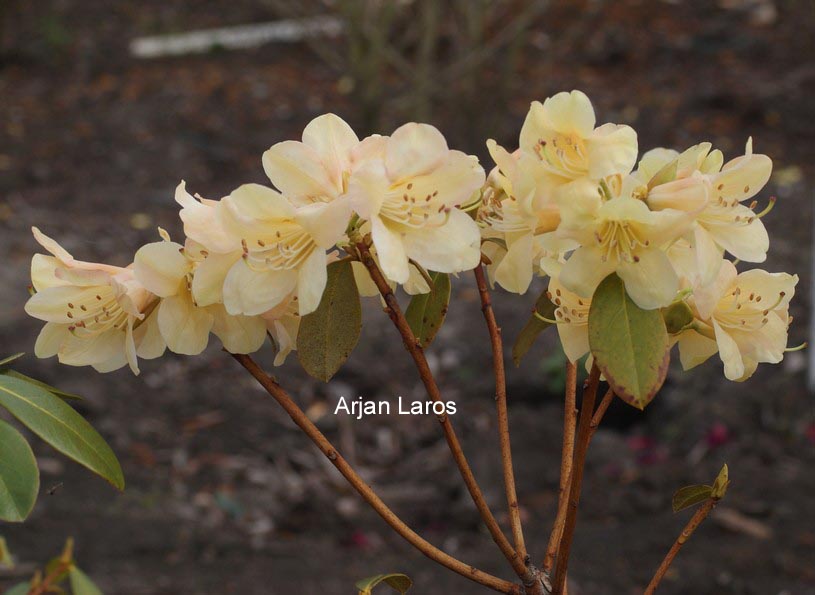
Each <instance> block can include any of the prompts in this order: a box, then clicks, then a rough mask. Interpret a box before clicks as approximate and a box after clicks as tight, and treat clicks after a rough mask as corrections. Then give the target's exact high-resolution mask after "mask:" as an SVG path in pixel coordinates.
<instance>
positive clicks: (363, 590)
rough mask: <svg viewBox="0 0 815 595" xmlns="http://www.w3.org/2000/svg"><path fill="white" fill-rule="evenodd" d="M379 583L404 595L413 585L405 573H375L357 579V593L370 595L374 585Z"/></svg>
mask: <svg viewBox="0 0 815 595" xmlns="http://www.w3.org/2000/svg"><path fill="white" fill-rule="evenodd" d="M380 584H385V585H388V586H389V587H393V589H394V590H396V591H399V593H401V594H402V595H404V594H405V593H407V591H408V589H410V588H411V587H412V586H413V581H412V580H410V578H409V577H408V576H407V575H406V574H377V575H376V576H370V577H368V578H365V579H362V580H361V581H357V584H356V588H357V589H359V595H371V592H372V591H373V590H374V587H376V586H377V585H380Z"/></svg>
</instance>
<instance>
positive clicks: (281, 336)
mask: <svg viewBox="0 0 815 595" xmlns="http://www.w3.org/2000/svg"><path fill="white" fill-rule="evenodd" d="M299 324H300V319H299V318H297V319H294V318H293V317H291V316H289V317H286V318H283V319H281V320H275V321H274V322H272V324H271V329H270V332H271V333H272V336H273V337H274V339H275V343H276V344H277V354H276V355H275V358H274V362H273V363H274V365H275V366H281V365H283V362H285V361H286V357H287V356H288V355H289V353H291V352H292V351H293V350H294V349H296V348H297V331H298V327H299Z"/></svg>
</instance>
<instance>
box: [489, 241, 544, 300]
mask: <svg viewBox="0 0 815 595" xmlns="http://www.w3.org/2000/svg"><path fill="white" fill-rule="evenodd" d="M534 247H535V244H534V236H533V235H532V234H531V233H528V234H525V235H523V236H522V237H520V238H518V239H517V240H515V241H514V242H512V243H511V244H510V245H509V250H508V251H507V253H506V256H504V258H503V260H501V263H500V264H499V265H498V267H497V268H496V269H495V282H496V283H498V284H499V285H500V286H501V287H503V288H504V289H506V290H507V291H511V292H512V293H519V294H523V293H526V290H527V289H529V284H530V283H531V282H532V272H533V262H534V259H535V250H534Z"/></svg>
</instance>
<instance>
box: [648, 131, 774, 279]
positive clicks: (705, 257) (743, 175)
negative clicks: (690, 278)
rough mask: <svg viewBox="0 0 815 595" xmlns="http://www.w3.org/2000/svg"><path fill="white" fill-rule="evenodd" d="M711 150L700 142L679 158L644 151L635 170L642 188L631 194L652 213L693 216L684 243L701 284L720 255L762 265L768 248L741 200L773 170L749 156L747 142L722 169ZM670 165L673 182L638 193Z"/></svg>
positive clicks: (759, 224) (715, 270) (712, 271)
mask: <svg viewBox="0 0 815 595" xmlns="http://www.w3.org/2000/svg"><path fill="white" fill-rule="evenodd" d="M710 149H711V145H710V143H701V144H699V145H695V146H693V147H691V148H690V149H688V150H686V151H684V152H683V153H682V154H676V153H675V152H670V151H668V150H665V149H659V150H655V151H651V152H649V153H646V155H645V156H644V157H643V159H642V161H641V162H640V166H639V169H638V172H637V174H638V175H637V178H638V179H639V181H640V184H641V185H640V186H639V187H638V188H636V189H635V190H634V194H635V195H637V194H638V193H639V198H642V199H644V200H646V201H647V203H648V206H649V207H650V208H652V209H656V210H659V209H664V208H670V209H681V210H685V211H688V212H691V213H694V217H695V224H694V226H693V228H692V229H691V231H690V232H689V235H688V240H689V241H690V242H691V245H692V246H693V249H694V253H695V257H696V261H697V264H696V267H697V270H698V274H699V276H700V279H701V282H702V284H708V283H711V282H712V281H713V280H714V279H715V278H716V275H717V274H718V271H719V268H718V267H719V265H720V264H721V262H722V257H723V255H724V252H725V251H727V252H729V253H730V254H732V255H733V256H735V257H736V258H738V259H740V260H743V261H746V262H764V260H766V258H767V250H768V249H769V245H770V240H769V236H768V235H767V230H766V229H765V228H764V224H763V223H762V222H761V219H760V217H758V216H757V215H756V213H755V212H754V211H753V207H754V206H755V205H752V206H745V205H743V204H741V202H743V201H745V200H747V199H750V198H752V197H753V196H755V195H756V194H757V193H758V192H759V191H760V190H761V189H762V188H763V187H764V185H765V184H766V183H767V181H768V180H769V178H770V174H771V172H772V161H771V160H770V158H769V157H767V156H766V155H758V154H753V152H752V142H751V141H748V142H747V147H746V149H745V155H744V156H743V157H738V158H736V159H734V160H732V161H730V162H729V163H727V164H725V165H724V167H722V161H723V159H722V154H721V152H720V151H717V150H716V151H711V150H710ZM674 161H676V162H677V171H676V175H675V178H674V179H670V180H668V181H665V182H664V183H662V184H658V185H656V186H654V187H652V188H650V189H648V188H645V190H644V191H643V188H644V186H643V185H644V184H647V182H648V180H650V179H651V177H652V176H654V175H657V173H658V172H659V171H661V170H662V168H663V167H666V166H668V165H669V164H672V163H673V162H674ZM662 171H664V170H662Z"/></svg>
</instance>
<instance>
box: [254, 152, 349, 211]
mask: <svg viewBox="0 0 815 595" xmlns="http://www.w3.org/2000/svg"><path fill="white" fill-rule="evenodd" d="M263 170H264V171H265V172H266V175H267V176H268V177H269V179H270V180H271V181H272V184H274V185H275V187H276V188H277V189H278V190H280V192H282V193H283V194H285V195H287V196H292V197H309V198H321V197H326V196H336V195H337V194H339V192H340V191H341V190H342V188H338V187H337V184H336V183H335V181H334V180H332V177H331V175H330V174H329V172H328V171H327V170H326V169H325V167H324V166H323V163H322V160H321V159H320V154H319V153H318V152H317V151H316V150H315V149H313V148H311V147H309V146H308V145H305V144H303V143H299V142H297V141H290V140H289V141H283V142H282V143H277V144H276V145H274V146H272V148H271V149H269V150H268V151H266V152H265V153H264V154H263Z"/></svg>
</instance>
